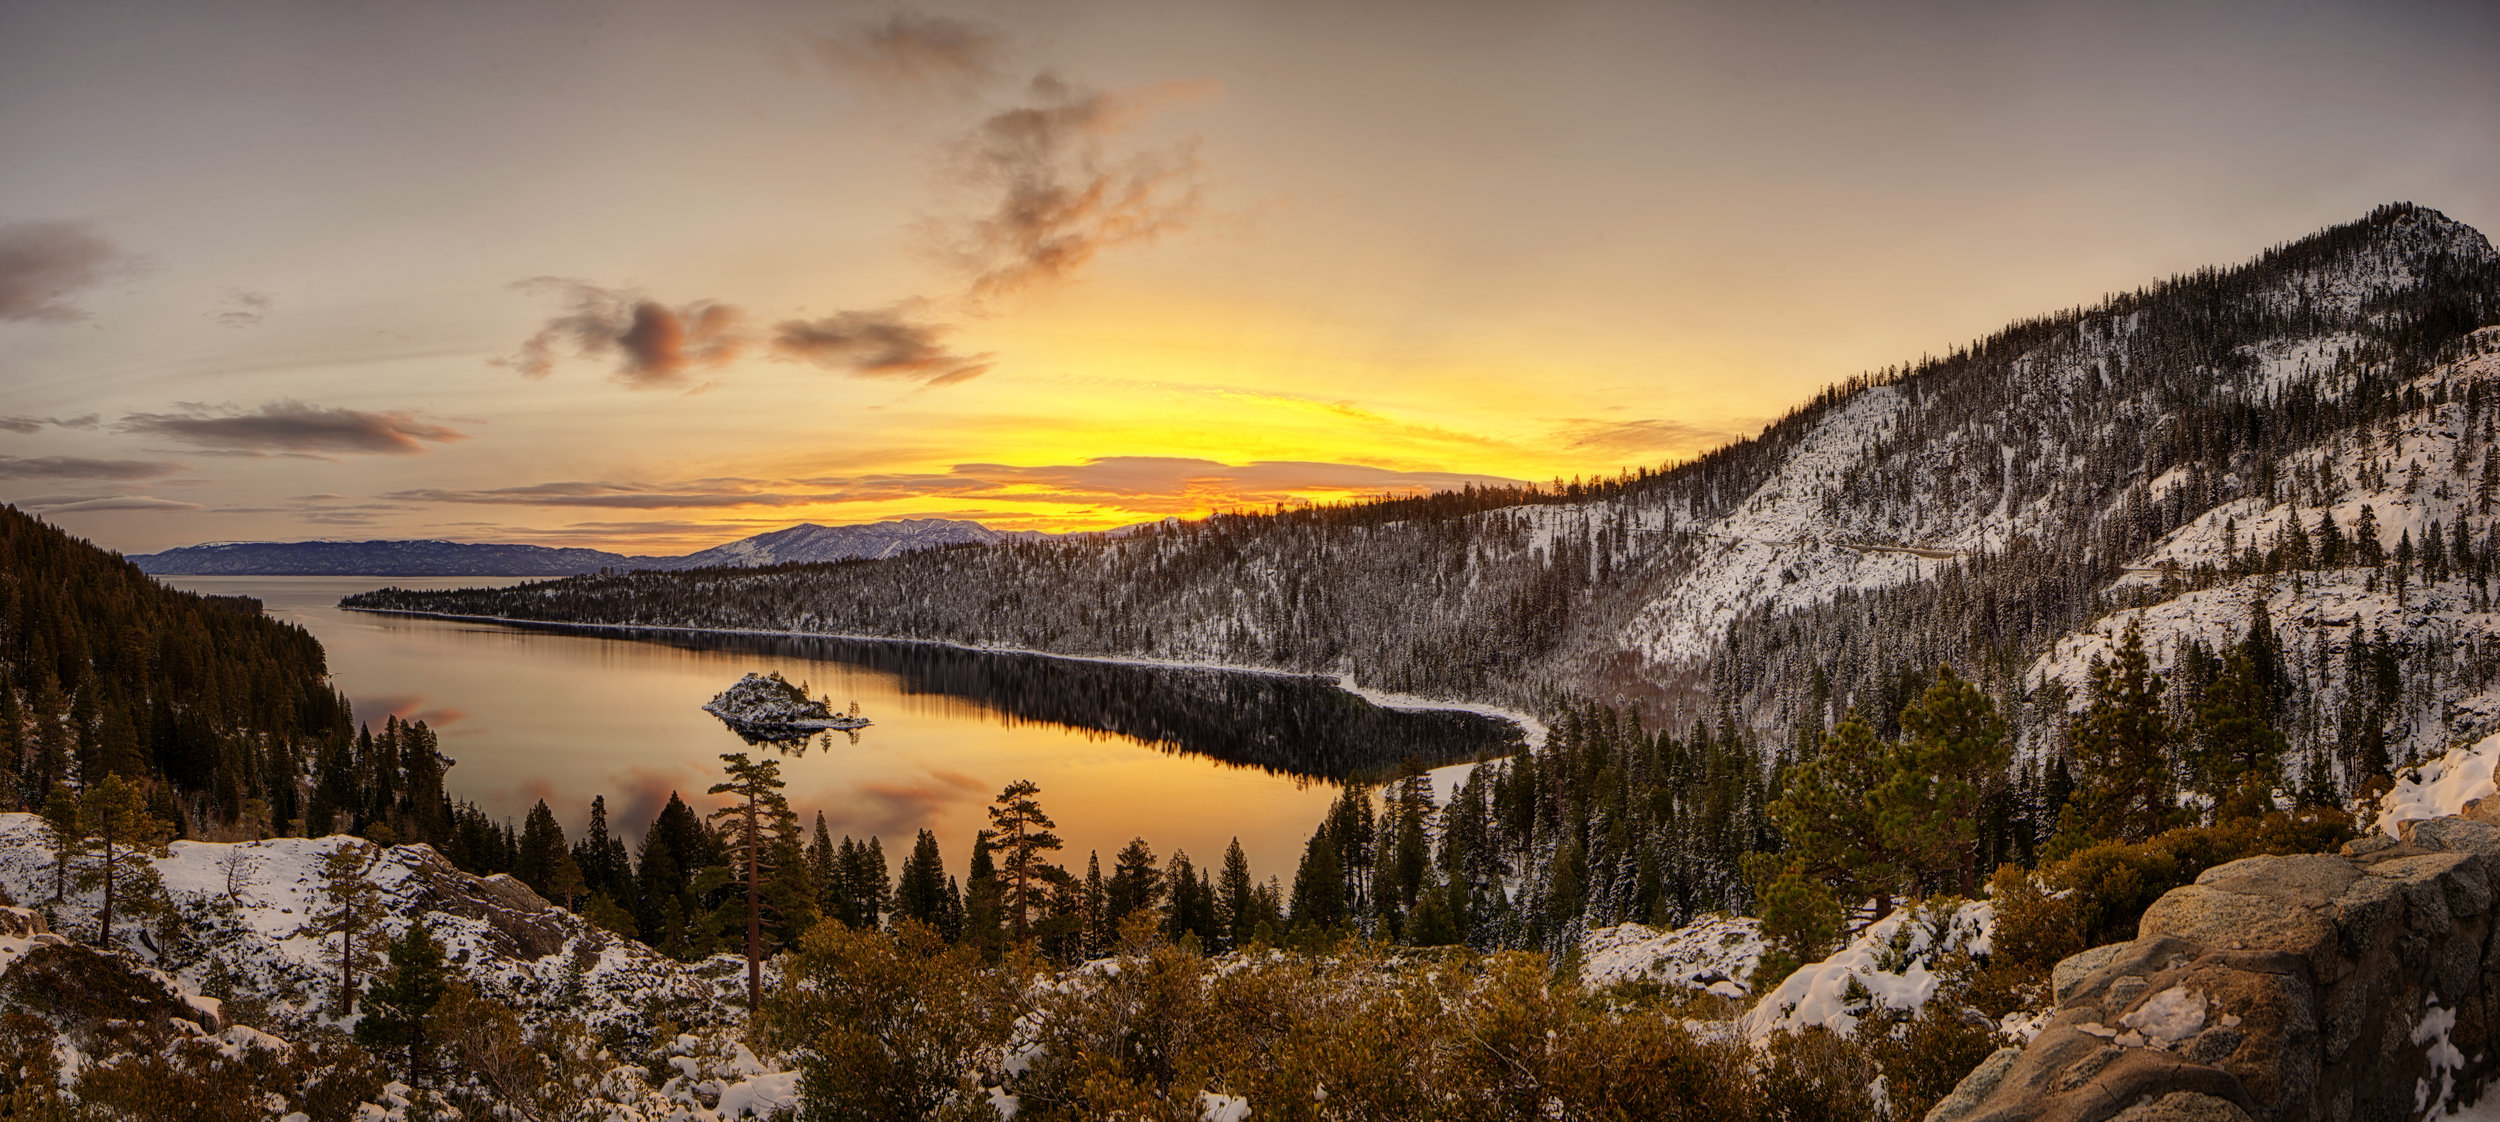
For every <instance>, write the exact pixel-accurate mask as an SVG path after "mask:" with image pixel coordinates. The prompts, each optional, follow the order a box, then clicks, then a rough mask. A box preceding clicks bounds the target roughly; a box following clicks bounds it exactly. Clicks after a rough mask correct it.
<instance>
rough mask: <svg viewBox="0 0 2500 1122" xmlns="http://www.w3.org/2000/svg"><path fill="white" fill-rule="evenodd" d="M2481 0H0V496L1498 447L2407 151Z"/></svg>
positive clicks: (2193, 224) (2493, 11)
mask: <svg viewBox="0 0 2500 1122" xmlns="http://www.w3.org/2000/svg"><path fill="white" fill-rule="evenodd" d="M2496 58H2500V6H2495V5H2492V4H2490V3H2487V2H2463V3H2453V4H2436V3H2410V2H2401V0H2399V2H2387V0H2381V2H2375V3H2352V4H2333V3H2245V4H2198V3H2182V2H2178V0H2166V2H2159V3H2144V4H2102V3H2090V4H2077V3H2071V2H2069V3H2058V4H2023V3H1995V2H1988V3H1968V4H1958V3H1924V4H1871V3H1868V4H1853V3H1793V4H1792V3H1749V4H1734V3H1729V4H1682V5H1678V4H1668V3H1628V4H1619V5H1614V4H1594V3H1570V2H1542V0H1540V2H1464V0H1455V2H1453V0H1435V2H1429V3H1427V2H1377V3H1333V2H1332V3H1321V2H1306V0H1235V2H1214V0H1195V2H1185V3H1170V2H1166V3H1145V2H1101V3H1095V2H1080V0H1017V2H1013V3H1006V2H1001V3H989V4H983V3H955V4H930V5H925V6H924V5H908V6H897V5H889V4H844V3H834V2H827V0H817V2H808V3H798V2H791V3H774V2H764V0H714V2H707V3H700V4H698V3H628V2H615V3H608V2H587V0H585V2H578V3H576V2H569V0H533V2H529V3H485V2H453V3H430V4H368V3H337V2H332V0H318V2H316V0H303V2H297V3H250V2H227V0H218V2H214V3H209V2H185V3H162V4H144V3H124V2H119V0H95V2H87V3H54V2H14V0H0V498H5V499H6V500H8V501H11V502H14V503H16V504H18V505H19V506H21V507H22V508H24V509H27V510H29V511H32V512H35V513H38V514H41V515H43V516H44V517H47V518H49V519H51V520H53V521H56V522H58V523H60V524H62V525H64V526H66V527H68V528H70V529H71V530H73V531H75V532H77V533H80V534H83V535H86V536H89V537H91V538H93V539H94V540H96V541H97V542H99V543H100V544H103V545H106V546H108V547H111V548H116V549H121V550H124V551H127V552H143V551H150V550H156V549H161V548H165V547H169V546H175V545H182V544H189V543H193V542H198V541H207V540H230V539H279V540H291V539H299V538H360V539H361V538H408V537H448V538H454V539H459V540H468V541H526V542H538V543H544V544H551V545H590V546H597V547H601V548H610V549H617V550H620V551H627V552H652V553H656V552H670V553H673V552H682V551H686V550H691V549H696V548H702V547H705V546H709V545H714V544H718V543H720V542H723V541H727V540H730V539H734V538H738V537H743V536H746V535H748V534H751V533H755V532H758V531H760V530H766V529H777V528H780V527H782V526H786V525H789V524H791V523H794V522H800V521H816V522H832V523H839V522H861V521H873V520H877V519H883V518H897V517H922V516H944V517H959V518H974V519H979V520H981V521H983V522H985V523H988V524H991V525H993V526H997V527H1000V528H1033V529H1053V530H1057V529H1089V528H1099V527H1107V526H1116V525H1122V524H1126V523H1131V522H1137V521H1142V520H1147V519H1153V518H1160V517H1164V516H1167V515H1174V514H1178V515H1193V514H1200V513H1204V512H1206V511H1209V510H1211V509H1216V508H1221V507H1227V506H1231V507H1240V506H1248V505H1262V504H1270V503H1275V502H1279V501H1299V500H1309V499H1317V500H1326V499H1335V498H1342V497H1347V496H1359V495H1368V494H1376V493H1381V492H1384V491H1408V490H1414V489H1417V488H1427V487H1443V486H1454V485H1457V484H1458V483H1461V482H1464V481H1467V480H1502V479H1508V480H1546V479H1551V478H1553V477H1556V476H1566V477H1568V476H1573V475H1587V474H1612V473H1614V472H1615V471H1617V470H1619V469H1622V468H1624V467H1627V466H1631V465H1639V464H1656V463H1659V462H1662V461H1665V460H1668V459H1670V458H1674V457H1678V456H1682V455H1688V454H1691V453H1695V452H1698V451H1701V450H1703V449H1706V448H1708V447H1710V446H1712V445H1714V444H1717V443H1720V442H1722V441H1724V440H1726V439H1728V438H1730V437H1731V436H1733V435H1736V434H1740V433H1744V432H1750V431H1752V430H1754V429H1755V428H1758V427H1759V426H1760V425H1761V424H1762V423H1763V422H1764V421H1766V420H1768V419H1770V418H1771V417H1774V416H1776V415H1777V414H1778V413H1780V412H1781V411H1783V410H1784V409H1786V408H1787V407H1788V406H1790V405H1791V404H1793V403H1795V402H1796V401H1797V400H1798V399H1800V398H1801V397H1803V396H1804V395H1806V394H1808V393H1810V392H1812V391H1813V390H1814V389H1815V388H1817V387H1819V386H1821V385H1823V384H1825V383H1828V382H1831V381H1834V380H1837V379H1840V378H1844V377H1847V376H1849V375H1851V374H1853V373H1857V372H1859V371H1862V370H1866V369H1870V368H1876V367H1881V366H1884V365H1886V364H1889V363H1894V362H1899V361H1903V360H1913V359H1916V358H1917V357H1918V356H1919V355H1920V354H1921V353H1922V352H1928V351H1942V350H1944V349H1947V348H1949V347H1951V346H1953V345H1954V344H1956V343H1959V342H1962V341H1965V340H1968V339H1970V338H1972V337H1974V336H1978V335H1982V334H1985V333H1986V332H1988V331H1990V330H1992V329H1994V328H1995V327H1997V326H1999V325H2001V324H2003V323H2004V322H2005V321H2007V320H2010V319H2013V318H2017V317H2021V316H2026V315H2032V314H2037V313H2041V312H2045V311H2049V310H2052V309H2056V308H2061V307H2067V306H2072V305H2075V304H2079V303H2085V302H2089V301H2092V300H2095V299H2097V298H2098V297H2099V296H2101V295H2102V294H2103V293H2104V292H2107V291H2110V290H2113V289H2121V288H2132V287H2135V286H2136V285H2138V284H2140V283H2143V282H2145V281H2148V280H2151V279H2154V278H2157V277H2160V276H2163V275H2167V274H2169V273H2172V272H2176V271H2181V270H2185V269H2191V268H2195V267H2198V266H2201V265H2206V264H2213V263H2225V262H2232V261H2237V260H2241V259H2244V258H2246V257H2248V256H2250V255H2252V254H2254V253H2255V252H2257V251H2259V250H2261V249H2263V248H2264V247H2265V246H2267V245H2269V244H2273V243H2277V242H2281V241H2285V240H2288V239H2291V238H2294V237H2298V236H2300V235H2303V234H2306V233H2308V232H2310V231H2312V230H2314V229H2316V228H2319V227H2322V226H2326V225H2330V224H2333V223H2336V222H2340V221H2347V220H2350V219H2353V218H2357V217H2359V216H2360V215H2362V214H2363V213H2365V212H2366V211H2368V210H2369V208H2370V207H2371V206H2373V205H2375V204H2378V203H2383V202H2389V201H2395V200H2400V199H2401V200H2411V201H2414V202H2419V203H2422V204H2425V205H2428V206H2432V207H2436V208H2439V209H2441V210H2443V211H2445V212H2447V213H2448V214H2450V215H2451V216H2453V217H2456V218H2458V219H2460V220H2462V221H2465V222H2467V223H2470V224H2473V225H2475V226H2477V227H2479V228H2481V229H2483V230H2485V231H2486V232H2500V65H2496V64H2495V61H2494V60H2495V59H2496Z"/></svg>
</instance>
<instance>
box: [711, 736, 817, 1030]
mask: <svg viewBox="0 0 2500 1122" xmlns="http://www.w3.org/2000/svg"><path fill="white" fill-rule="evenodd" d="M721 763H722V764H723V765H724V766H723V770H725V771H726V772H728V774H729V778H728V779H727V780H725V781H723V782H720V783H715V784H713V785H712V789H711V792H710V793H711V794H715V795H728V796H730V797H731V802H730V803H729V805H727V806H724V807H722V808H720V809H719V810H716V811H713V812H712V819H713V821H715V822H723V823H725V824H726V825H727V831H726V834H727V839H728V842H729V851H730V855H731V857H733V858H734V859H735V860H736V867H735V875H736V876H737V878H738V879H739V881H740V882H741V883H743V884H744V885H745V888H746V927H747V939H746V944H747V1009H748V1011H749V1013H750V1014H752V1013H754V1012H755V1011H757V1010H761V1009H762V1008H764V896H765V892H764V884H765V878H766V874H767V870H773V871H786V870H792V869H793V868H794V867H803V866H802V861H801V857H800V855H799V854H798V853H797V852H796V850H797V844H798V843H797V835H798V815H797V814H795V813H794V812H792V811H791V809H790V800H789V799H788V798H787V797H785V796H784V795H783V794H782V793H781V788H782V786H783V784H782V779H781V761H779V760H775V759H769V758H768V759H764V760H760V761H759V760H751V759H749V758H748V757H747V754H746V753H744V752H727V753H723V754H722V755H721ZM782 903H783V906H784V907H785V908H786V907H790V906H792V903H791V902H788V901H784V902H782Z"/></svg>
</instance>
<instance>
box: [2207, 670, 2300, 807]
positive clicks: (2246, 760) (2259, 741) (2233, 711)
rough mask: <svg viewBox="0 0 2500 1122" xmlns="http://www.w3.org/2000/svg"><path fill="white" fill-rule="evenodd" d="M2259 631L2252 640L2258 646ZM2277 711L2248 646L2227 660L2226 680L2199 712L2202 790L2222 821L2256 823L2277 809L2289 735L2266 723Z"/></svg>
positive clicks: (2218, 683) (2209, 689)
mask: <svg viewBox="0 0 2500 1122" xmlns="http://www.w3.org/2000/svg"><path fill="white" fill-rule="evenodd" d="M2255 634H2256V633H2255V632H2254V631H2253V630H2252V632H2251V633H2250V638H2251V640H2252V643H2251V644H2250V645H2253V641H2254V638H2255ZM2270 708H2271V705H2270V704H2269V701H2268V698H2267V691H2266V688H2265V683H2264V675H2263V674H2262V673H2261V672H2260V671H2259V670H2258V669H2257V664H2256V660H2255V659H2253V658H2251V657H2250V654H2249V651H2248V649H2247V646H2246V645H2244V646H2243V647H2242V648H2241V649H2239V650H2235V651H2233V652H2231V654H2230V655H2229V656H2228V657H2227V658H2225V659H2224V661H2223V672H2222V676H2221V677H2220V678H2217V679H2215V681H2214V683H2213V684H2212V685H2210V686H2208V687H2206V688H2205V695H2204V698H2203V700H2202V702H2201V703H2200V704H2199V705H2198V706H2197V707H2196V734H2197V735H2196V749H2197V751H2196V757H2195V759H2194V761H2193V764H2194V773H2195V775H2196V778H2197V789H2198V791H2199V792H2200V793H2202V794H2204V795H2205V796H2206V797H2208V798H2210V799H2212V800H2213V804H2214V817H2215V818H2216V819H2230V818H2254V817H2257V816H2258V815H2262V814H2264V813H2266V812H2267V811H2270V810H2272V809H2274V789H2275V787H2276V786H2277V785H2279V784H2280V783H2281V782H2282V778H2283V777H2282V760H2283V752H2284V749H2285V747H2286V744H2285V741H2284V738H2283V734H2282V733H2280V732H2278V731H2276V730H2275V728H2274V726H2273V724H2272V723H2270V722H2268V721H2267V720H2266V712H2267V710H2268V709H2270Z"/></svg>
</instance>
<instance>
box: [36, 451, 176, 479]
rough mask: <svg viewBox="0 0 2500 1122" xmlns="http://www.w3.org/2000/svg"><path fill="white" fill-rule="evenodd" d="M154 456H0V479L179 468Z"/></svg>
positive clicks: (127, 474) (134, 475)
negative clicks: (125, 457)
mask: <svg viewBox="0 0 2500 1122" xmlns="http://www.w3.org/2000/svg"><path fill="white" fill-rule="evenodd" d="M181 468H182V465H180V464H169V463H163V462H160V461H156V460H90V459H87V458H85V457H83V456H35V457H19V456H0V479H153V478H155V477H157V476H160V475H171V474H173V473H174V472H176V471H179V470H181Z"/></svg>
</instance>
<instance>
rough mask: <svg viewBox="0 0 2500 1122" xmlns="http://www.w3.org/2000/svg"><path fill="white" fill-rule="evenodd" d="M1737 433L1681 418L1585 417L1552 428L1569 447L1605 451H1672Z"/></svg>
mask: <svg viewBox="0 0 2500 1122" xmlns="http://www.w3.org/2000/svg"><path fill="white" fill-rule="evenodd" d="M1738 435H1740V434H1739V433H1738V432H1737V431H1736V430H1734V429H1725V428H1716V427H1712V426H1709V425H1696V424H1688V423H1686V422H1683V421H1600V420H1589V419H1585V418H1580V419H1573V420H1569V421H1565V422H1563V423H1562V424H1561V426H1560V427H1559V428H1557V429H1556V430H1555V433H1554V439H1555V442H1556V443H1558V444H1560V445H1561V446H1562V447H1564V448H1567V449H1571V450H1573V451H1584V452H1596V453H1601V454H1605V455H1631V456H1638V455H1649V456H1661V455H1673V454H1677V453H1682V452H1689V451H1693V450H1695V449H1698V448H1705V447H1714V446H1716V445H1719V444H1722V443H1725V442H1727V441H1728V440H1729V439H1731V438H1734V437H1736V436H1738Z"/></svg>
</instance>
